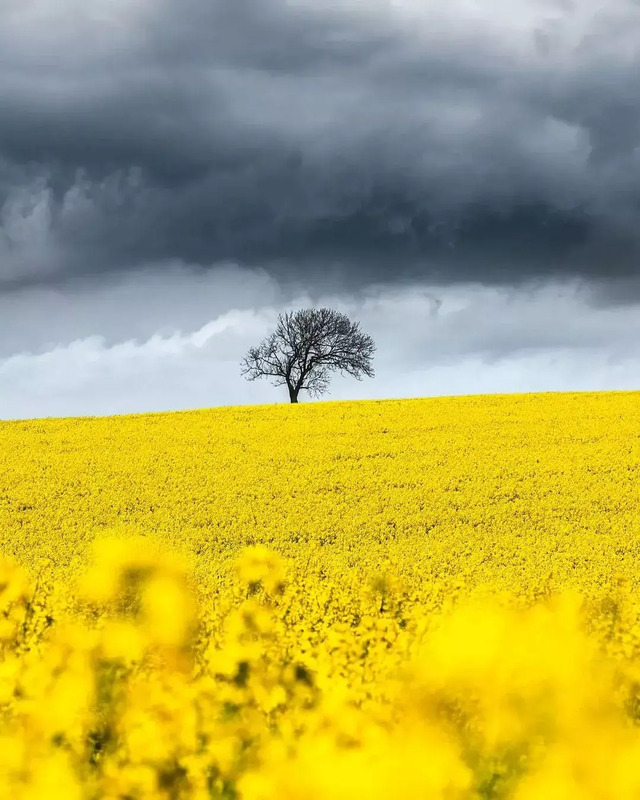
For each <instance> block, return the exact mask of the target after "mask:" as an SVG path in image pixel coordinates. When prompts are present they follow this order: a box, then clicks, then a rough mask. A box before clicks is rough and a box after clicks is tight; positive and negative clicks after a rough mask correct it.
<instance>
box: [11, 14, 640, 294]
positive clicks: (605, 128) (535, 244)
mask: <svg viewBox="0 0 640 800" xmlns="http://www.w3.org/2000/svg"><path fill="white" fill-rule="evenodd" d="M639 51H640V7H639V6H638V4H636V3H633V2H631V0H628V1H627V0H610V2H608V3H607V4H606V5H603V4H599V3H596V2H592V0H582V1H581V2H578V0H576V1H575V2H570V0H566V2H542V0H526V1H525V0H523V2H521V3H518V4H515V5H514V4H512V3H511V4H507V3H505V2H503V1H502V0H492V2H486V3H483V4H480V6H479V8H476V9H475V11H474V10H473V7H472V6H470V5H469V4H465V3H463V2H461V0H460V2H451V0H448V2H445V0H441V1H437V2H433V3H429V4H425V3H421V2H417V0H403V1H402V2H398V3H395V4H393V5H390V4H387V3H385V2H382V0H380V1H379V2H377V0H370V2H368V3H361V4H353V3H347V2H346V0H345V2H335V3H329V4H322V5H320V4H318V3H315V2H314V3H311V2H308V3H307V2H285V0H219V1H218V2H214V1H213V0H180V2H178V0H162V2H155V3H149V4H144V3H138V2H133V0H119V2H116V3H106V2H100V1H99V0H97V1H96V2H95V3H92V4H90V5H89V6H87V4H81V3H80V2H79V0H61V1H60V2H59V3H57V4H55V6H53V5H52V4H51V3H49V2H48V0H33V2H31V3H22V2H21V3H17V2H10V3H9V4H8V5H7V4H4V5H3V6H2V9H0V98H2V100H1V102H0V206H1V207H2V215H1V217H0V281H2V283H3V285H4V286H5V288H6V289H8V288H10V287H18V286H24V285H29V284H39V283H47V282H49V283H55V282H59V281H61V280H65V279H66V280H75V279H77V278H78V277H79V276H86V275H102V276H104V275H105V274H107V273H110V272H113V271H118V270H121V271H133V270H135V269H137V268H140V267H141V266H143V265H144V264H147V263H149V262H156V263H157V262H163V261H166V262H170V261H171V260H174V259H179V260H181V261H183V262H186V263H190V264H199V265H202V267H203V268H207V267H208V266H209V265H213V264H216V263H217V262H220V261H236V262H239V263H243V264H246V265H248V266H264V267H266V268H268V269H269V270H270V271H271V272H272V273H273V274H274V275H277V276H279V277H287V276H289V277H295V276H296V275H298V276H299V275H300V274H304V275H305V277H308V279H309V280H311V279H312V278H313V276H316V277H318V276H322V275H325V276H327V275H328V276H332V279H333V278H336V277H340V279H341V280H343V281H344V282H346V283H349V284H352V285H358V284H365V283H367V282H368V281H380V280H396V279H400V278H403V277H404V278H405V279H412V278H417V277H420V278H422V277H426V278H429V279H430V280H432V281H435V282H441V283H453V282H457V281H465V280H477V281H482V282H486V283H490V282H506V283H509V282H517V281H519V280H521V279H530V278H532V277H533V278H536V277H537V278H540V279H543V278H546V277H554V276H555V277H563V276H570V275H579V276H584V277H586V278H590V279H594V280H596V279H598V278H602V277H607V278H613V277H619V278H620V279H621V280H622V279H624V280H626V281H630V280H631V281H632V279H633V278H634V276H636V275H637V274H638V272H639V270H638V266H637V265H638V263H639V262H638V257H639V256H640V234H639V233H638V230H639V228H638V225H637V216H638V211H639V210H640V180H639V176H640V172H639V169H640V149H639V145H640V95H639V94H638V92H637V86H638V85H639V80H640V52H639ZM632 282H633V281H632ZM625 285H626V284H625Z"/></svg>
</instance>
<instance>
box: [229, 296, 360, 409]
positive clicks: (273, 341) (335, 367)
mask: <svg viewBox="0 0 640 800" xmlns="http://www.w3.org/2000/svg"><path fill="white" fill-rule="evenodd" d="M375 349H376V346H375V344H374V341H373V339H372V338H371V337H370V336H368V335H367V334H366V333H362V332H361V330H360V323H359V322H352V321H351V320H350V319H349V318H348V317H347V316H346V315H345V314H341V313H340V312H338V311H333V310H332V309H330V308H320V309H317V308H307V309H302V310H301V311H295V312H288V313H286V314H280V316H279V317H278V324H277V326H276V329H275V331H274V332H273V333H272V334H271V335H270V336H268V337H267V338H266V339H264V340H263V341H262V343H261V344H260V345H259V346H258V347H252V348H251V349H250V350H249V352H248V353H247V355H246V356H245V357H244V359H243V361H242V364H241V367H242V370H241V371H242V374H243V375H244V376H246V378H247V380H250V381H253V380H256V378H272V379H273V380H272V383H273V385H274V386H282V385H286V386H287V389H288V390H289V399H290V400H291V402H292V403H297V402H298V394H299V393H300V391H301V390H303V389H304V390H305V391H307V392H309V393H310V394H311V395H314V396H316V397H318V396H319V395H321V394H324V393H325V392H327V391H328V390H329V382H330V376H331V373H332V372H334V371H338V372H340V373H342V374H346V375H351V376H352V377H354V378H356V379H357V380H362V376H363V375H366V376H367V377H369V378H373V375H374V372H373V368H372V366H371V359H372V357H373V354H374V352H375Z"/></svg>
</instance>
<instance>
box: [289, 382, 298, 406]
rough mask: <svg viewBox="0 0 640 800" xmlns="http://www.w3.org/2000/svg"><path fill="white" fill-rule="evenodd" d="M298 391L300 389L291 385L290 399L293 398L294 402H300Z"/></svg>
mask: <svg viewBox="0 0 640 800" xmlns="http://www.w3.org/2000/svg"><path fill="white" fill-rule="evenodd" d="M298 391H299V390H298V389H296V388H295V387H294V386H289V400H291V402H292V403H297V402H298Z"/></svg>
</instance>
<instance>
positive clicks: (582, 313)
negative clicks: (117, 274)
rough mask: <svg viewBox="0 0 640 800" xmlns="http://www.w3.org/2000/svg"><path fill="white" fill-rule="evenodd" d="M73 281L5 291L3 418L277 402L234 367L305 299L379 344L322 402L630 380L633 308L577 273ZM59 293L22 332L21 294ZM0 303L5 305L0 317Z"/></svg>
mask: <svg viewBox="0 0 640 800" xmlns="http://www.w3.org/2000/svg"><path fill="white" fill-rule="evenodd" d="M78 291H79V290H78V287H77V286H76V287H74V289H73V290H69V291H68V293H66V294H65V293H62V290H60V289H58V290H57V295H56V294H55V293H51V292H50V293H49V294H47V295H46V296H45V295H42V296H40V297H39V299H38V295H37V293H35V292H34V291H29V292H27V293H26V295H25V298H23V300H24V304H23V305H22V306H21V304H20V302H19V297H18V298H16V297H14V298H13V302H12V303H11V304H10V308H11V309H13V313H14V315H15V320H14V323H15V324H13V326H12V330H13V333H14V339H13V341H12V344H11V347H7V343H6V342H5V346H4V348H3V350H2V351H0V385H1V386H2V392H1V393H0V418H3V419H17V418H33V417H44V416H76V415H102V414H118V413H134V412H143V411H162V410H177V409H186V408H203V407H211V406H220V405H236V404H239V405H240V404H262V403H280V402H285V401H286V393H285V392H283V389H282V387H280V388H274V387H272V386H271V385H270V383H269V382H268V381H266V380H265V381H256V382H247V381H246V380H245V379H244V378H243V377H242V376H241V375H240V368H239V362H240V360H241V358H242V356H243V355H244V353H245V352H246V350H247V348H248V347H250V346H251V345H253V344H257V343H258V342H259V341H260V340H261V339H262V337H263V336H265V335H266V334H267V333H268V332H269V331H270V330H271V329H272V328H273V326H274V324H275V321H276V319H277V315H278V313H280V312H281V311H283V310H286V309H291V308H300V307H308V306H310V305H314V306H319V305H328V306H330V307H333V308H337V309H338V310H341V311H344V312H345V313H347V314H348V315H349V316H350V317H352V318H354V319H358V320H359V321H360V322H361V324H362V328H363V330H365V331H367V332H368V333H370V334H371V335H372V336H373V337H374V339H375V341H376V343H377V346H378V351H377V354H376V359H375V369H376V377H375V378H374V379H373V380H366V379H365V380H363V381H362V382H358V381H355V380H353V379H347V378H341V377H340V376H338V375H337V376H336V377H335V378H334V381H333V383H332V389H331V392H330V394H328V395H326V396H325V398H324V399H327V400H340V399H373V398H390V397H418V396H435V395H449V394H482V393H495V392H528V391H563V390H567V391H582V390H607V389H611V390H613V389H636V388H637V389H640V314H639V313H638V312H639V311H640V308H639V306H638V305H633V304H629V305H626V306H620V307H610V306H598V305H597V304H593V303H592V302H591V297H590V293H589V291H588V289H587V288H585V287H583V286H582V285H580V284H577V283H546V284H543V285H538V286H534V285H532V286H530V287H529V288H528V289H513V288H509V289H507V288H499V287H485V286H482V285H479V284H465V285H457V286H453V287H436V286H429V285H426V284H413V285H405V286H398V285H395V286H393V287H388V286H383V285H379V286H375V285H372V286H370V287H368V288H367V289H365V290H364V291H362V292H359V293H357V294H348V293H345V292H340V293H333V294H329V293H327V294H324V295H310V294H309V293H307V292H304V291H300V290H299V289H296V288H295V287H290V288H288V289H286V288H283V287H282V286H280V285H278V284H277V283H276V282H275V281H274V280H273V279H272V278H271V277H269V276H268V275H266V274H265V273H262V272H261V271H259V270H246V269H240V268H238V267H235V266H233V265H227V266H226V267H223V268H220V269H218V270H212V271H208V272H206V273H202V274H194V273H193V272H192V271H189V270H188V269H187V268H186V267H184V265H182V266H181V265H178V264H176V265H174V266H173V269H172V270H169V271H167V269H166V267H165V268H164V269H163V270H161V271H153V269H151V268H150V269H149V270H148V271H147V273H146V274H145V276H144V277H143V278H142V280H141V279H140V274H137V275H136V278H135V279H127V278H126V277H123V279H122V280H121V281H120V282H116V283H113V284H110V285H108V286H104V287H102V288H100V289H97V288H96V287H95V286H94V287H93V288H92V289H91V291H90V293H88V294H87V295H82V294H81V293H80V295H78V294H77V293H78ZM56 297H57V301H56V300H55V298H56ZM74 298H75V302H74ZM56 302H58V303H59V306H60V308H65V309H66V314H64V315H62V314H60V315H55V314H54V315H53V316H52V317H51V319H52V322H54V324H52V325H51V326H50V329H49V330H48V332H47V337H46V338H42V339H41V340H40V341H38V340H37V339H34V338H33V336H31V338H30V334H32V333H33V328H32V326H30V325H29V319H28V318H26V319H25V310H26V308H27V303H28V307H29V308H30V309H31V310H32V314H37V313H39V312H38V309H39V308H40V309H49V310H50V309H52V308H55V307H56ZM7 308H8V306H7ZM7 308H4V309H3V307H2V303H1V302H0V312H6V311H7ZM20 320H22V322H23V327H22V329H21V328H20V325H19V324H18V323H19V321H20ZM301 399H302V398H301ZM307 399H308V398H306V397H305V398H304V399H303V401H307Z"/></svg>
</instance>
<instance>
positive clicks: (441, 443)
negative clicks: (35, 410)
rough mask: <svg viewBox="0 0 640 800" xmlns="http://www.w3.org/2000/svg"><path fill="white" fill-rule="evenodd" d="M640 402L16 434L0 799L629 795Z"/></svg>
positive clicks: (307, 411) (569, 401)
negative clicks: (639, 413) (639, 411)
mask: <svg viewBox="0 0 640 800" xmlns="http://www.w3.org/2000/svg"><path fill="white" fill-rule="evenodd" d="M639 408H640V394H639V393H632V392H620V393H598V394H545V395H523V396H492V397H467V398H443V399H437V400H436V399H434V400H415V401H414V400H411V401H381V402H360V403H323V404H308V405H300V406H288V405H287V406H280V407H257V408H229V409H216V410H211V411H198V412H184V413H175V414H157V415H156V414H154V415H136V416H129V417H118V418H102V419H70V420H38V421H33V422H5V423H0V526H1V527H0V530H1V531H2V540H1V541H2V546H1V548H0V555H1V556H2V558H1V559H0V800H4V798H7V799H8V798H12V799H13V798H17V800H20V799H21V798H29V799H30V798H33V800H36V798H37V799H38V800H40V799H41V798H43V797H46V798H53V800H56V798H60V800H62V798H65V799H66V798H71V800H76V798H77V800H94V799H95V800H98V798H108V800H143V799H144V800H160V799H162V800H192V798H194V799H196V800H205V798H207V799H208V798H221V799H222V798H225V800H232V799H233V800H276V798H277V799H278V800H280V798H282V799H283V800H294V799H295V800H298V799H299V800H329V798H344V800H346V799H347V798H353V797H358V798H369V799H370V800H383V798H385V800H386V798H389V797H402V798H416V800H417V798H425V797H429V798H435V799H438V798H441V799H442V800H445V799H446V800H454V799H457V798H460V800H476V799H478V798H505V799H506V798H514V799H515V800H533V798H539V797H549V798H558V799H560V798H567V799H568V798H576V797H580V798H594V800H595V799H596V798H598V799H599V800H600V799H601V798H602V799H606V800H609V798H611V800H614V798H615V799H616V800H617V798H622V800H626V798H628V799H629V800H631V798H636V797H638V796H640V766H639V765H640V596H639V595H638V579H639V574H638V570H637V567H636V564H637V555H638V552H639V550H640V514H639V511H640V488H639V486H640V481H638V478H639V477H640V428H639V427H638V418H639V415H638V409H639Z"/></svg>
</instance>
